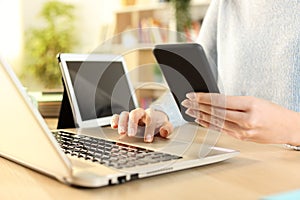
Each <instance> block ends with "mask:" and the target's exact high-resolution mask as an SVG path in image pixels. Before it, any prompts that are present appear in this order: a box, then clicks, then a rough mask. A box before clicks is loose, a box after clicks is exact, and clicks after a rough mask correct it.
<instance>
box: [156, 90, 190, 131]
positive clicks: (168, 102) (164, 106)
mask: <svg viewBox="0 0 300 200" xmlns="http://www.w3.org/2000/svg"><path fill="white" fill-rule="evenodd" d="M150 107H151V108H153V109H156V110H160V111H162V112H164V113H166V114H167V116H168V117H169V121H170V122H171V123H172V125H173V126H174V127H177V126H180V125H183V124H184V123H186V121H185V120H184V119H183V118H182V116H181V113H180V111H179V108H178V106H177V104H176V102H175V99H174V98H173V96H172V94H171V93H170V92H169V91H167V92H165V93H164V94H163V95H162V96H161V97H160V98H158V99H157V100H156V101H154V102H153V103H152V104H151V105H150Z"/></svg>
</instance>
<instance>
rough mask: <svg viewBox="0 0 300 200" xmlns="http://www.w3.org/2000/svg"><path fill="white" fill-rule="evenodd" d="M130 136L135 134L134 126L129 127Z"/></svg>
mask: <svg viewBox="0 0 300 200" xmlns="http://www.w3.org/2000/svg"><path fill="white" fill-rule="evenodd" d="M128 136H134V129H133V128H129V129H128Z"/></svg>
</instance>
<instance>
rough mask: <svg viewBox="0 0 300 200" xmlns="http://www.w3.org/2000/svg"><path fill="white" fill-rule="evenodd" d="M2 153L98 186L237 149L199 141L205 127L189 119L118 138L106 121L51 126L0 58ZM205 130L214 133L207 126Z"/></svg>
mask: <svg viewBox="0 0 300 200" xmlns="http://www.w3.org/2000/svg"><path fill="white" fill-rule="evenodd" d="M0 81H1V83H0V96H1V103H0V110H1V114H0V119H1V132H0V155H1V156H2V157H4V158H6V159H9V160H11V161H14V162H16V163H18V164H21V165H23V166H26V167H28V168H30V169H33V170H36V171H38V172H40V173H43V174H45V175H48V176H50V177H53V178H55V179H57V180H59V181H61V182H62V183H65V184H68V185H72V186H73V185H74V186H81V187H89V188H90V187H102V186H107V185H113V184H119V183H125V182H128V181H131V180H135V179H139V178H144V177H149V176H154V175H158V174H164V173H168V172H173V171H178V170H183V169H188V168H191V167H197V166H202V165H207V164H212V163H216V162H220V161H224V160H226V159H229V158H232V157H233V156H235V155H237V154H238V152H237V151H235V150H232V149H227V148H221V147H210V152H209V153H208V154H207V155H206V156H205V157H199V149H200V150H201V147H202V146H203V145H202V144H201V138H199V137H198V136H200V135H203V134H205V132H206V131H207V130H206V129H203V128H201V127H199V126H196V125H193V124H189V123H187V124H185V125H183V126H180V127H178V128H176V129H175V130H174V133H173V134H172V137H170V139H163V138H159V137H156V138H155V141H154V143H152V144H146V143H144V142H143V140H142V139H140V138H127V137H124V138H120V136H119V135H118V134H117V131H116V130H113V129H111V128H109V127H91V128H81V129H66V130H56V131H50V130H49V128H48V127H47V125H46V123H45V121H44V120H43V118H42V116H41V115H40V113H39V112H38V110H37V108H36V107H34V106H33V105H32V103H31V99H30V98H29V97H28V96H27V94H26V92H25V90H24V87H23V86H22V84H21V83H20V81H19V80H18V78H17V76H16V75H15V74H14V72H13V70H12V69H11V68H10V67H9V65H8V64H7V63H6V62H5V61H3V60H2V59H1V58H0ZM209 134H214V132H210V133H209Z"/></svg>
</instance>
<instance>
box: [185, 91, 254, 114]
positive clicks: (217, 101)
mask: <svg viewBox="0 0 300 200" xmlns="http://www.w3.org/2000/svg"><path fill="white" fill-rule="evenodd" d="M186 96H187V98H188V99H190V100H191V101H196V102H198V103H200V104H208V105H213V106H216V107H220V108H227V109H233V110H242V111H243V110H248V109H249V105H250V101H251V98H249V97H245V96H225V95H223V94H217V93H200V92H199V93H188V94H187V95H186Z"/></svg>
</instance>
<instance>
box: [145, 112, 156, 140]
mask: <svg viewBox="0 0 300 200" xmlns="http://www.w3.org/2000/svg"><path fill="white" fill-rule="evenodd" d="M154 112H155V111H154V110H153V109H151V108H150V109H148V110H147V114H146V118H145V135H144V141H145V142H152V141H153V137H154V135H155V128H156V116H155V114H154Z"/></svg>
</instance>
